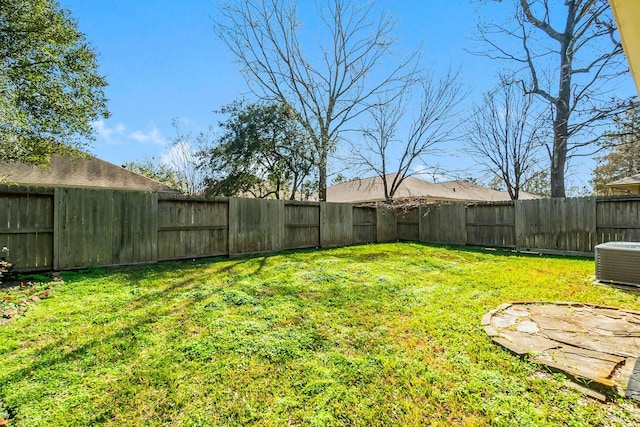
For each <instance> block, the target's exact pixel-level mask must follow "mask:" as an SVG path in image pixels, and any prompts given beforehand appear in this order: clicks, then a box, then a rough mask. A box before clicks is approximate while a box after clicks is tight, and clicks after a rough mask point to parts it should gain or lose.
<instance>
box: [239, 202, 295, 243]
mask: <svg viewBox="0 0 640 427" xmlns="http://www.w3.org/2000/svg"><path fill="white" fill-rule="evenodd" d="M283 236H284V203H283V202H282V200H263V199H236V198H231V199H229V255H238V254H252V253H263V252H273V251H278V250H281V249H282V240H283Z"/></svg>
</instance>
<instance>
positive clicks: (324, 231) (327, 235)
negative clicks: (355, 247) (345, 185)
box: [320, 202, 353, 247]
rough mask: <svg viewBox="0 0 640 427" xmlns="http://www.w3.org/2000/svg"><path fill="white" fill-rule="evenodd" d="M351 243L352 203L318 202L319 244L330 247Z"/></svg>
mask: <svg viewBox="0 0 640 427" xmlns="http://www.w3.org/2000/svg"><path fill="white" fill-rule="evenodd" d="M352 243H353V205H352V204H351V203H324V202H321V203H320V246H322V247H331V246H341V245H350V244H352Z"/></svg>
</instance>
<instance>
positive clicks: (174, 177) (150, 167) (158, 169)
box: [122, 157, 186, 192]
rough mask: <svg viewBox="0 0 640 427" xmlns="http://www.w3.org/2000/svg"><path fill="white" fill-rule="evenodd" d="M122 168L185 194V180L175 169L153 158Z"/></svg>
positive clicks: (129, 163) (126, 164)
mask: <svg viewBox="0 0 640 427" xmlns="http://www.w3.org/2000/svg"><path fill="white" fill-rule="evenodd" d="M122 166H123V167H124V168H125V169H128V170H130V171H131V172H135V173H137V174H139V175H143V176H146V177H147V178H151V179H154V180H156V181H158V182H161V183H163V184H165V185H167V186H169V187H171V188H174V189H176V190H178V191H181V192H184V188H185V187H186V185H185V183H184V180H183V179H182V178H181V176H180V174H179V173H178V172H177V171H176V170H175V169H173V168H172V167H171V166H169V165H167V164H166V163H164V162H160V161H158V160H156V159H155V158H153V157H151V158H146V159H143V160H142V161H138V162H135V161H131V162H127V163H125V164H124V165H122Z"/></svg>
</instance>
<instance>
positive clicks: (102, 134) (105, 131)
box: [91, 120, 124, 142]
mask: <svg viewBox="0 0 640 427" xmlns="http://www.w3.org/2000/svg"><path fill="white" fill-rule="evenodd" d="M91 125H92V126H93V129H94V130H95V131H96V133H97V134H98V137H99V138H102V139H104V140H105V141H107V142H111V136H112V135H113V134H114V133H116V134H122V133H123V132H124V125H123V124H122V123H118V124H116V127H115V128H110V127H109V126H107V124H106V123H105V122H104V120H95V121H94V122H92V123H91Z"/></svg>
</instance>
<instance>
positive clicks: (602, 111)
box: [479, 0, 628, 197]
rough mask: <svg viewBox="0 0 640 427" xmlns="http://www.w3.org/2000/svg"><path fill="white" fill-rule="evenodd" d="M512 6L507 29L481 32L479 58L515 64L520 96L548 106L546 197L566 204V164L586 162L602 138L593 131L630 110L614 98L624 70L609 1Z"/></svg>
mask: <svg viewBox="0 0 640 427" xmlns="http://www.w3.org/2000/svg"><path fill="white" fill-rule="evenodd" d="M512 2H513V4H514V6H515V15H514V19H513V20H512V21H511V22H510V23H509V24H505V25H496V24H491V25H485V26H480V27H479V30H480V38H481V40H483V41H484V42H485V43H486V44H487V45H488V46H489V49H488V51H486V52H483V53H482V54H484V55H486V56H488V57H491V58H495V59H501V60H507V61H511V62H513V63H515V64H519V66H520V67H521V68H520V69H519V70H518V72H520V71H521V72H523V73H525V74H527V75H528V78H527V81H528V82H529V84H525V83H524V79H523V82H522V84H523V88H524V91H525V93H527V94H535V95H536V96H537V97H538V98H539V99H541V100H542V101H544V103H546V105H547V106H548V107H549V111H550V115H551V121H552V128H553V140H552V141H553V143H552V145H550V146H549V147H548V154H549V157H550V160H551V166H550V178H551V194H552V197H564V196H565V170H566V166H567V160H568V159H569V158H571V157H572V156H578V155H592V154H593V151H592V152H589V151H587V150H585V149H586V148H587V147H593V146H594V145H593V143H594V142H595V141H596V140H597V139H598V138H599V137H600V135H601V132H599V131H598V130H596V127H597V126H598V125H602V123H603V122H608V120H609V119H610V118H611V117H612V116H613V115H615V114H617V113H619V112H620V111H622V110H624V109H626V108H628V102H625V101H621V100H619V99H617V98H615V97H614V96H613V95H612V90H613V88H614V87H615V80H616V78H618V77H620V76H621V75H622V74H624V73H626V71H627V65H626V62H625V61H624V56H623V54H622V45H621V43H620V41H619V40H618V39H617V38H616V27H615V21H614V20H613V17H612V16H611V12H610V8H609V2H608V1H607V0H565V1H564V2H559V1H557V0H513V1H512ZM505 35H507V36H509V37H508V38H507V39H505V38H504V36H505ZM499 37H500V38H499ZM509 39H510V40H511V41H515V42H516V43H515V44H509ZM505 40H506V41H505Z"/></svg>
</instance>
